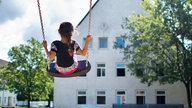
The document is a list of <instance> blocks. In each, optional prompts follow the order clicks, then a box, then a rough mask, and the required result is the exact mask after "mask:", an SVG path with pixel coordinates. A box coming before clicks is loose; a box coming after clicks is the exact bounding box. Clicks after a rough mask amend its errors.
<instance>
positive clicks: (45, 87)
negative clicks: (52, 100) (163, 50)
mask: <svg viewBox="0 0 192 108" xmlns="http://www.w3.org/2000/svg"><path fill="white" fill-rule="evenodd" d="M27 42H28V44H26V45H25V44H21V45H19V46H16V47H12V48H11V49H10V50H9V52H8V56H9V58H10V62H9V63H8V65H6V66H4V68H3V69H2V70H1V75H2V79H3V80H6V88H7V89H8V90H10V91H13V92H15V93H16V94H18V96H19V97H20V98H22V99H23V98H24V99H27V100H28V108H29V107H30V101H31V100H32V99H48V98H49V95H50V93H52V90H53V79H52V78H51V77H49V76H48V75H47V72H46V58H45V57H46V56H45V53H43V50H42V45H41V43H40V42H38V41H37V40H35V39H34V38H31V39H30V40H28V41H27Z"/></svg>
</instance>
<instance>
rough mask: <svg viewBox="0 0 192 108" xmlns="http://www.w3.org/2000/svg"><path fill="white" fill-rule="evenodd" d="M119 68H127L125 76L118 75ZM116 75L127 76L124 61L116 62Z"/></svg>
mask: <svg viewBox="0 0 192 108" xmlns="http://www.w3.org/2000/svg"><path fill="white" fill-rule="evenodd" d="M117 69H124V70H125V76H118V73H117V72H118V71H117ZM116 77H126V66H125V64H124V63H116Z"/></svg>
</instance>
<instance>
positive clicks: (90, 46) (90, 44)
mask: <svg viewBox="0 0 192 108" xmlns="http://www.w3.org/2000/svg"><path fill="white" fill-rule="evenodd" d="M85 41H86V38H83V46H84V45H85ZM89 49H93V39H92V40H91V42H90V43H89Z"/></svg>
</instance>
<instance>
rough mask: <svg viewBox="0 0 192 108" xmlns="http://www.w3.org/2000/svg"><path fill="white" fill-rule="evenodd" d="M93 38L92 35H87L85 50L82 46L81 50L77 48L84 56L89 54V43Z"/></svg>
mask: <svg viewBox="0 0 192 108" xmlns="http://www.w3.org/2000/svg"><path fill="white" fill-rule="evenodd" d="M91 40H92V36H91V35H87V37H86V42H85V45H84V48H83V50H82V49H81V48H79V50H77V53H78V54H80V55H82V56H85V55H86V54H87V50H88V48H89V43H90V42H91Z"/></svg>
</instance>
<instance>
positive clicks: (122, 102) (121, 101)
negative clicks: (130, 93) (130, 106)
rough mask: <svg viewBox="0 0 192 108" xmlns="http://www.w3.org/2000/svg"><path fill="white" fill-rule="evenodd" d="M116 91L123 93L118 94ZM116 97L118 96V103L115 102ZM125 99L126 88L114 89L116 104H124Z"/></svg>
mask: <svg viewBox="0 0 192 108" xmlns="http://www.w3.org/2000/svg"><path fill="white" fill-rule="evenodd" d="M118 92H124V94H118ZM118 97H120V103H118V102H117V101H118ZM126 100H127V99H126V90H116V104H125V103H126Z"/></svg>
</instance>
